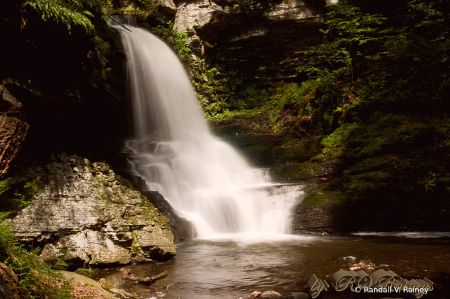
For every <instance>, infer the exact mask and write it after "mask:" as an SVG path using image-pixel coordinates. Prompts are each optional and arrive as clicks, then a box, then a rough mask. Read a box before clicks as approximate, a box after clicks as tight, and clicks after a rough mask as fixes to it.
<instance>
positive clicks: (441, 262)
mask: <svg viewBox="0 0 450 299" xmlns="http://www.w3.org/2000/svg"><path fill="white" fill-rule="evenodd" d="M401 235H402V234H394V236H382V235H377V234H371V235H367V236H366V235H352V236H320V237H316V236H307V235H284V236H282V235H276V236H275V235H274V237H273V238H272V239H271V238H270V236H265V239H266V241H264V242H261V241H259V238H258V236H253V238H252V236H251V235H250V236H249V235H241V236H239V235H233V236H232V237H233V239H232V240H231V239H230V238H231V235H230V236H227V235H222V238H219V237H218V238H215V239H213V240H201V239H194V240H191V241H188V242H185V243H182V244H180V245H179V246H178V248H177V256H176V257H175V258H174V259H173V260H170V261H168V262H165V263H154V264H139V265H131V266H126V268H130V269H131V270H132V273H133V274H135V275H137V276H141V277H146V276H153V275H157V274H159V273H161V272H163V271H167V273H168V276H167V277H166V278H164V279H162V280H159V281H157V282H156V283H155V284H154V285H152V286H145V285H139V284H133V283H131V282H129V281H126V280H123V279H122V274H121V272H119V269H120V268H122V267H117V268H111V269H105V270H101V271H100V272H98V273H97V274H96V275H95V277H94V279H100V278H105V279H106V281H107V282H108V283H110V284H112V285H114V286H116V287H118V288H123V289H125V290H127V291H130V292H135V293H136V294H137V295H138V296H139V297H140V298H166V299H176V298H183V299H193V298H196V299H214V298H217V299H219V298H221V299H224V298H230V299H232V298H239V297H241V296H244V298H246V296H248V295H249V294H251V293H252V292H253V291H266V290H273V291H277V292H279V293H281V294H283V295H287V296H291V297H290V298H303V297H300V296H301V295H300V293H299V292H308V289H307V283H308V280H309V278H310V277H311V275H312V274H316V276H317V277H318V278H319V279H323V280H326V281H327V282H328V283H329V284H330V282H331V276H332V275H333V274H334V273H335V272H336V271H338V270H340V269H344V268H347V267H348V264H349V263H350V262H351V263H353V262H359V261H360V260H364V259H370V260H371V261H372V262H374V263H375V264H376V266H380V265H382V266H381V267H380V268H381V269H384V270H392V271H394V272H395V273H397V274H398V275H400V276H401V277H402V278H405V279H413V278H420V279H423V278H424V277H427V278H429V279H431V280H432V281H433V282H435V289H434V290H433V291H431V292H429V293H428V294H427V295H426V296H424V297H423V298H449V297H448V294H450V285H449V282H450V280H449V277H450V264H449V263H448V261H449V259H450V250H449V249H450V238H449V237H448V234H445V235H446V237H440V236H442V234H433V233H415V234H414V233H413V234H411V233H409V236H411V237H398V236H401ZM406 236H408V234H407V235H406ZM228 237H230V238H228ZM439 237H440V238H439ZM349 256H351V257H355V258H356V259H355V260H354V261H349V260H345V259H344V258H345V257H349ZM377 269H379V268H378V267H376V268H375V269H374V270H377ZM374 270H372V271H374ZM365 271H366V272H367V273H368V274H370V273H371V270H365ZM171 284H173V285H171ZM168 285H171V286H169V288H168V290H167V291H166V290H165V288H166V287H167V286H168ZM446 295H447V296H446ZM292 296H293V297H292ZM370 296H372V297H370ZM370 296H369V295H367V294H364V295H363V294H355V293H351V291H349V290H345V291H343V292H336V291H335V290H334V289H333V288H332V287H331V288H330V289H328V291H326V292H322V293H321V294H320V296H319V298H413V297H411V295H408V294H403V293H400V294H388V295H386V294H384V295H382V294H376V295H370ZM286 298H289V297H286Z"/></svg>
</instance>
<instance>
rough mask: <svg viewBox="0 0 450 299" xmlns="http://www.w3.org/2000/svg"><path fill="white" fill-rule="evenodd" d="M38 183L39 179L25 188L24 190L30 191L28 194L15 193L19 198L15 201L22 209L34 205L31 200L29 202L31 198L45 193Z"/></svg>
mask: <svg viewBox="0 0 450 299" xmlns="http://www.w3.org/2000/svg"><path fill="white" fill-rule="evenodd" d="M37 181H39V178H36V179H35V180H34V181H32V182H28V183H26V184H25V185H24V186H23V188H25V189H28V191H27V193H26V194H21V193H14V195H15V196H17V198H14V200H15V201H16V202H17V203H18V204H19V205H20V207H21V208H23V207H26V206H27V205H29V204H31V203H32V201H31V200H28V199H29V198H30V197H34V196H36V195H38V194H40V193H43V192H44V190H42V189H40V188H39V186H38V184H37Z"/></svg>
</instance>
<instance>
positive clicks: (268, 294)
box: [260, 291, 283, 299]
mask: <svg viewBox="0 0 450 299" xmlns="http://www.w3.org/2000/svg"><path fill="white" fill-rule="evenodd" d="M260 298H265V299H278V298H283V296H282V295H281V294H280V293H277V292H275V291H265V292H264V293H262V294H261V297H260Z"/></svg>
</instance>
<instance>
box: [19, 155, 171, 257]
mask: <svg viewBox="0 0 450 299" xmlns="http://www.w3.org/2000/svg"><path fill="white" fill-rule="evenodd" d="M21 172H22V173H17V174H16V175H15V177H14V178H13V181H14V183H17V182H27V181H31V180H33V179H35V178H36V177H39V178H40V180H39V184H40V188H42V189H43V190H44V192H43V193H41V194H38V195H36V196H35V197H34V198H33V199H32V201H33V203H32V204H30V205H28V206H27V207H26V208H24V209H23V210H22V211H20V212H19V213H18V214H17V216H16V217H15V218H14V219H13V220H12V221H11V222H12V224H13V226H14V232H15V233H16V235H17V236H18V237H19V238H20V239H21V241H23V242H28V243H33V244H34V245H39V246H41V248H43V250H42V254H41V256H42V258H43V259H44V260H45V261H47V262H52V263H54V264H57V265H61V266H67V264H69V265H70V266H109V265H117V264H128V263H130V262H131V261H152V260H158V261H159V260H167V259H169V258H171V257H172V256H174V255H175V254H176V250H175V247H174V242H173V239H174V237H173V234H172V232H171V230H170V224H169V220H168V219H167V218H166V217H165V216H163V215H162V214H161V213H160V211H159V210H158V209H157V208H155V207H154V205H153V204H152V203H150V202H149V201H148V199H147V198H146V197H145V196H143V195H142V194H141V193H140V192H139V191H136V190H133V189H132V187H131V183H130V182H128V181H126V180H125V179H123V178H121V177H119V176H118V175H115V173H114V172H113V171H112V170H111V169H110V168H109V166H108V165H107V164H105V163H101V162H96V163H90V161H89V160H87V159H84V158H80V157H78V156H75V155H72V156H68V155H64V154H62V155H60V156H59V157H58V158H57V159H53V161H52V162H51V163H48V164H46V165H45V166H43V167H36V166H34V165H31V166H28V167H26V168H23V169H21Z"/></svg>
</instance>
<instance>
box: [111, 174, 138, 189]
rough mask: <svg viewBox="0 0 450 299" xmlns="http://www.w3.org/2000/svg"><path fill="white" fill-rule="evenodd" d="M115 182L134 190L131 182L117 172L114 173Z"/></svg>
mask: <svg viewBox="0 0 450 299" xmlns="http://www.w3.org/2000/svg"><path fill="white" fill-rule="evenodd" d="M116 182H117V183H119V184H120V185H122V186H125V187H128V188H130V189H131V190H133V191H136V188H134V186H133V183H131V182H130V181H129V180H127V179H124V178H123V177H121V176H120V175H117V174H116Z"/></svg>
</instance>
